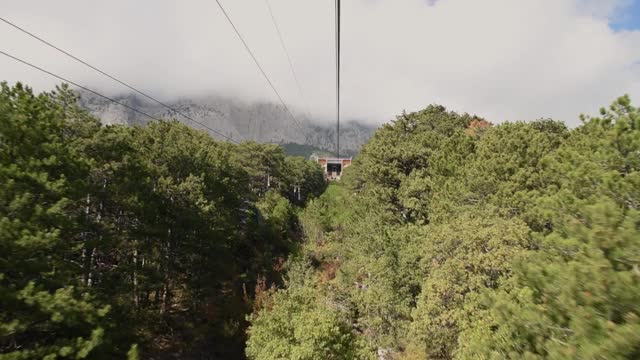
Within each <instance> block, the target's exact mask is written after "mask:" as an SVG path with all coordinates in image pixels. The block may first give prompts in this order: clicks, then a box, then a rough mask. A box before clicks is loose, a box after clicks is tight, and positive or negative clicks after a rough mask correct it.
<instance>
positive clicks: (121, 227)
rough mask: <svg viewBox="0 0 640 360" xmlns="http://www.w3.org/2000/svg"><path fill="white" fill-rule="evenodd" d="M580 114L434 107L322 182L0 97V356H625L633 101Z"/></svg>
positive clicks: (241, 148) (302, 168)
mask: <svg viewBox="0 0 640 360" xmlns="http://www.w3.org/2000/svg"><path fill="white" fill-rule="evenodd" d="M583 120H584V121H583V125H581V126H579V127H577V128H575V129H567V128H566V127H565V125H564V124H563V123H561V122H557V121H553V120H538V121H533V122H514V123H504V124H500V125H491V124H489V123H488V122H486V121H485V120H483V119H481V118H478V117H475V116H470V115H467V114H462V115H461V114H457V113H454V112H450V111H447V110H446V109H445V108H444V107H441V106H436V105H432V106H429V107H428V108H426V109H425V110H422V111H419V112H415V113H410V114H402V115H401V116H399V117H398V118H397V119H396V120H395V121H392V122H391V123H389V124H386V125H383V126H382V127H381V128H380V129H379V130H378V131H377V132H376V133H375V135H374V136H373V138H372V139H371V140H370V141H369V142H368V143H367V144H366V145H365V146H364V147H363V149H362V151H361V153H359V154H358V155H357V157H356V158H355V160H354V164H353V165H352V166H350V167H348V168H347V169H346V170H345V172H344V176H343V179H342V181H341V182H339V183H332V184H331V185H329V186H328V187H327V184H326V183H325V180H324V176H323V173H322V169H321V168H320V167H319V166H318V165H317V164H315V163H313V162H310V161H307V160H305V159H304V158H302V157H288V156H285V153H284V150H283V148H282V147H280V146H277V145H264V144H258V143H255V142H245V143H242V144H240V145H236V144H230V143H225V142H219V141H216V140H214V139H212V138H211V137H210V136H208V135H207V134H206V133H204V132H201V131H196V130H194V129H191V128H189V127H187V126H186V125H183V124H180V123H178V122H177V121H160V122H152V123H149V124H147V125H146V126H144V127H143V126H122V125H113V126H103V125H102V124H101V123H100V121H99V120H98V119H96V118H94V117H92V116H91V115H90V114H89V113H87V112H86V111H85V110H83V109H81V108H79V107H78V105H77V98H76V94H75V93H74V92H72V91H71V90H70V89H69V88H68V87H66V86H61V87H59V88H58V89H57V90H56V91H54V92H51V93H42V94H39V95H35V94H34V93H33V92H32V90H30V89H29V88H27V87H24V86H23V85H21V84H17V85H16V86H13V87H10V86H8V85H7V84H5V83H3V84H1V86H0V360H19V359H48V360H53V359H123V358H128V359H130V360H134V359H243V358H248V359H251V360H273V359H296V360H307V359H308V360H312V359H345V360H346V359H379V360H384V359H387V360H391V359H393V360H396V359H405V360H410V359H529V360H535V359H574V358H575V359H637V358H640V301H638V299H640V110H638V109H636V108H634V107H633V106H632V105H631V103H630V100H629V97H626V96H625V97H622V98H620V99H618V100H616V101H615V102H614V103H613V104H612V105H611V106H610V107H609V108H603V109H602V110H601V113H600V115H599V116H598V117H593V118H592V117H583ZM297 189H301V191H300V192H298V191H297Z"/></svg>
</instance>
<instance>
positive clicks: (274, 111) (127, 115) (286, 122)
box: [79, 92, 375, 155]
mask: <svg viewBox="0 0 640 360" xmlns="http://www.w3.org/2000/svg"><path fill="white" fill-rule="evenodd" d="M114 98H115V99H116V100H118V101H120V102H122V103H124V104H126V105H129V106H131V107H133V108H135V109H138V110H140V111H142V112H145V113H147V114H149V115H152V116H154V117H157V118H175V119H178V120H180V121H182V122H184V123H186V124H189V125H192V126H193V127H195V128H198V129H202V130H205V131H208V132H210V133H211V135H212V136H214V137H218V136H217V135H216V134H214V133H213V132H211V131H209V130H207V129H206V128H204V127H203V126H201V125H198V124H195V123H193V122H192V121H191V120H189V119H186V118H184V117H183V116H181V115H178V114H174V113H173V112H172V111H171V110H169V109H167V108H165V107H163V106H161V105H159V104H157V103H154V102H151V101H148V100H147V99H144V98H142V97H141V96H137V95H122V96H116V97H114ZM79 103H80V105H81V106H82V107H84V108H86V109H88V110H89V111H90V112H91V113H92V114H93V115H95V116H97V117H99V118H100V119H102V122H103V123H105V124H145V123H146V122H148V121H149V118H147V117H145V116H144V115H141V114H138V113H136V112H134V111H132V110H129V109H127V108H124V107H122V106H119V105H117V104H114V103H112V102H110V101H108V100H105V99H102V98H100V97H97V96H95V95H93V94H91V93H86V92H80V100H79ZM167 105H169V106H171V107H173V108H174V109H176V110H179V111H180V112H181V113H183V114H185V115H188V116H189V117H191V118H193V119H194V120H197V121H199V122H201V123H203V124H205V125H206V126H208V127H210V128H212V129H215V130H217V131H219V132H220V133H222V134H224V135H226V136H228V137H230V138H232V139H234V140H238V141H241V140H253V141H257V142H260V143H278V144H291V143H293V144H303V145H309V146H313V147H315V148H319V149H324V150H329V151H333V150H334V149H335V138H336V129H335V126H334V123H333V122H330V123H326V122H325V123H324V124H322V123H320V122H319V121H316V120H315V119H309V118H307V117H305V116H303V115H301V114H294V115H295V116H296V118H297V120H298V123H299V125H298V124H296V123H295V122H294V121H293V120H292V118H291V116H289V114H288V113H287V112H286V110H285V109H284V108H283V107H282V106H281V105H277V104H272V103H244V102H241V101H238V100H234V99H229V98H224V97H219V96H209V97H201V98H189V99H186V98H185V99H180V100H176V101H170V102H167ZM374 131H375V128H374V127H372V126H369V125H365V124H363V123H361V122H358V121H347V122H345V123H344V124H341V129H340V147H341V149H342V152H343V153H344V154H349V155H351V154H354V153H356V152H357V151H358V149H359V148H360V146H361V145H362V144H364V143H365V142H366V141H367V140H368V139H369V138H370V137H371V135H372V134H373V132H374Z"/></svg>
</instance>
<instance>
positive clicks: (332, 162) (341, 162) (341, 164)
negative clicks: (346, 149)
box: [311, 154, 352, 181]
mask: <svg viewBox="0 0 640 360" xmlns="http://www.w3.org/2000/svg"><path fill="white" fill-rule="evenodd" d="M311 160H314V161H315V162H317V163H318V164H320V166H321V167H322V168H323V169H324V177H325V179H327V180H329V181H331V180H340V177H341V176H342V170H343V169H344V168H346V167H348V166H350V165H351V160H352V158H333V157H319V156H317V155H315V154H314V155H311Z"/></svg>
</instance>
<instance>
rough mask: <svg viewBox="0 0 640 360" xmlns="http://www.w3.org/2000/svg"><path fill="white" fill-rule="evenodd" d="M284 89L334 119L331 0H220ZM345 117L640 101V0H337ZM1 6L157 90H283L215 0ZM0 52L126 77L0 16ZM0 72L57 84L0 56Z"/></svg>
mask: <svg viewBox="0 0 640 360" xmlns="http://www.w3.org/2000/svg"><path fill="white" fill-rule="evenodd" d="M220 1H221V2H222V4H223V5H224V6H225V7H226V9H227V11H228V13H229V15H230V16H231V18H232V19H233V21H234V22H235V23H236V25H237V27H238V29H239V30H240V32H241V33H242V34H243V35H244V37H245V39H246V41H247V43H248V44H249V46H250V47H251V48H252V49H253V51H254V53H255V55H256V57H257V58H258V60H259V61H260V62H261V64H262V65H263V67H264V69H265V71H266V73H267V74H268V75H269V77H270V78H271V80H272V82H273V84H274V86H275V87H276V88H277V89H278V91H279V92H280V93H281V95H282V97H283V99H284V100H285V102H286V103H287V104H288V105H289V106H290V107H291V108H292V109H294V112H296V113H303V112H308V113H310V114H311V115H312V116H313V117H314V118H316V119H321V120H322V121H327V122H329V121H334V113H335V62H334V61H335V53H334V36H335V35H334V18H333V16H334V2H333V0H269V2H270V4H271V7H272V9H273V13H274V16H275V18H276V19H277V21H278V25H279V27H280V30H281V31H282V35H283V38H284V41H285V43H286V46H287V48H288V50H289V53H290V55H291V58H292V61H293V64H294V68H295V70H296V72H297V75H298V78H299V80H300V84H301V87H302V94H300V93H299V92H298V90H297V87H296V84H295V82H294V79H293V76H292V74H291V72H290V69H289V66H288V62H287V60H286V56H285V54H284V52H283V50H282V48H281V46H280V43H279V41H278V37H277V33H276V31H275V29H274V26H273V23H272V22H271V17H270V16H269V12H268V8H267V5H266V2H265V0H220ZM342 7H343V8H342V117H343V119H359V120H362V121H365V122H368V123H370V124H380V123H382V122H384V121H389V120H392V119H394V117H395V116H396V115H398V114H400V113H402V111H403V110H406V111H415V110H419V109H422V108H424V107H426V106H427V105H429V104H434V103H437V104H441V105H445V106H446V107H447V108H449V109H451V110H454V111H458V112H468V113H471V114H477V115H479V116H482V117H484V118H486V119H487V120H489V121H491V122H494V123H500V122H503V121H516V120H534V119H538V118H554V119H557V120H562V121H565V122H567V123H568V124H569V125H571V126H575V125H577V124H579V120H578V116H579V114H580V113H587V114H595V113H597V110H598V108H600V107H601V106H604V105H608V104H609V103H610V102H611V101H612V100H614V99H615V98H616V97H618V96H620V95H623V94H625V93H628V94H630V95H631V96H632V98H633V99H634V100H636V104H637V103H639V101H637V100H640V0H483V1H478V0H344V1H342ZM0 16H1V17H3V18H5V19H7V20H9V21H11V22H14V23H15V24H17V25H19V26H21V27H24V28H25V29H27V30H29V31H31V32H33V33H35V34H37V35H39V36H41V37H43V38H45V39H46V40H49V41H50V42H52V43H54V44H56V45H57V46H59V47H61V48H63V49H65V50H66V51H68V52H70V53H72V54H74V55H76V56H77V57H79V58H81V59H84V60H86V61H87V62H89V63H91V64H93V65H94V66H97V67H99V68H101V69H103V70H104V71H106V72H108V73H110V74H112V75H114V76H116V77H118V78H120V79H122V80H124V81H125V82H128V83H130V84H131V85H133V86H135V87H137V88H139V89H141V90H143V91H145V92H148V93H150V94H151V95H153V96H155V97H156V98H159V99H162V100H167V101H168V100H173V99H176V98H183V97H199V96H207V95H210V94H217V95H225V96H232V97H237V98H240V99H243V100H245V101H248V102H252V101H269V102H277V101H278V100H277V98H276V96H275V95H274V93H273V92H272V90H271V88H270V87H269V85H268V84H267V82H266V81H265V80H264V78H263V77H262V75H261V74H260V72H259V70H258V69H257V67H256V66H255V64H254V63H253V61H252V60H251V58H250V57H249V56H248V54H247V53H246V50H245V49H244V48H243V46H242V44H241V43H240V41H239V40H238V39H237V37H236V35H235V33H233V30H232V28H231V27H230V25H229V24H228V23H227V22H226V20H225V18H224V17H223V15H222V13H221V12H220V9H219V8H218V7H217V4H216V2H215V1H214V0H191V1H177V0H136V1H130V0H110V1H108V2H96V1H86V0H58V1H50V0H21V1H13V0H0ZM0 50H1V51H4V52H8V53H10V54H12V55H14V56H16V57H20V58H22V59H24V60H27V61H30V62H32V63H34V64H35V65H38V66H41V67H43V68H46V69H47V70H50V71H52V72H55V73H58V74H59V75H61V76H64V77H66V78H68V79H69V80H72V81H76V82H78V83H81V84H83V85H85V86H88V87H90V88H92V89H95V90H98V91H102V92H105V93H106V94H109V95H115V94H121V93H126V92H127V91H126V90H127V89H126V88H123V87H122V86H121V85H118V84H117V83H114V82H113V81H111V80H109V79H106V78H104V77H102V76H100V75H99V74H96V73H95V72H94V71H92V70H90V69H87V68H85V67H84V66H82V65H80V64H78V63H76V62H74V61H73V60H71V59H68V58H66V57H65V56H64V55H62V54H60V53H58V52H56V51H55V50H52V49H49V48H47V47H45V46H44V45H43V44H41V43H39V42H37V41H36V40H34V39H31V38H29V37H28V36H26V35H24V34H22V33H20V32H19V31H17V30H16V29H14V28H12V27H10V26H8V25H7V24H5V23H2V22H0ZM0 80H6V81H8V82H10V83H13V82H16V81H22V82H24V83H26V84H28V85H30V86H32V87H34V89H36V90H38V91H41V90H42V91H44V90H50V89H52V88H53V86H55V84H57V83H59V80H56V79H53V78H51V77H49V76H48V75H44V74H40V73H38V72H36V71H34V70H33V69H30V68H27V67H25V66H24V65H22V64H18V63H16V62H15V61H14V60H11V59H8V58H6V57H4V56H2V55H0Z"/></svg>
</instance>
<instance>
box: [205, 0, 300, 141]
mask: <svg viewBox="0 0 640 360" xmlns="http://www.w3.org/2000/svg"><path fill="white" fill-rule="evenodd" d="M216 3H217V4H218V7H220V10H222V13H223V14H224V16H225V18H226V19H227V21H228V22H229V24H230V25H231V27H232V28H233V30H234V31H235V33H236V35H238V38H239V39H240V41H241V42H242V44H243V45H244V48H245V49H246V50H247V52H248V53H249V55H250V56H251V58H252V59H253V62H254V63H255V64H256V66H257V67H258V69H259V70H260V72H261V73H262V76H263V77H264V78H265V80H266V81H267V83H268V84H269V86H270V87H271V89H272V90H273V92H274V93H275V94H276V96H277V97H278V100H280V104H282V106H283V107H284V109H285V110H286V112H287V113H288V114H289V116H291V119H293V122H294V123H295V124H296V125H297V126H298V127H299V128H300V129H301V130H303V129H304V128H303V127H302V124H300V122H299V121H298V119H296V117H295V116H294V115H293V113H291V111H290V110H289V107H288V106H287V104H286V103H285V102H284V100H283V99H282V96H280V93H279V92H278V90H277V89H276V87H275V86H274V85H273V82H271V79H269V76H268V75H267V73H266V72H265V71H264V69H263V68H262V66H261V65H260V62H259V61H258V59H257V58H256V56H255V55H254V54H253V51H252V50H251V48H250V47H249V45H248V44H247V42H246V41H245V39H244V37H243V36H242V34H240V31H239V30H238V28H237V27H236V25H235V24H234V23H233V21H232V20H231V17H229V14H228V13H227V11H226V10H225V8H224V6H222V4H221V3H220V0H216Z"/></svg>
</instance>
